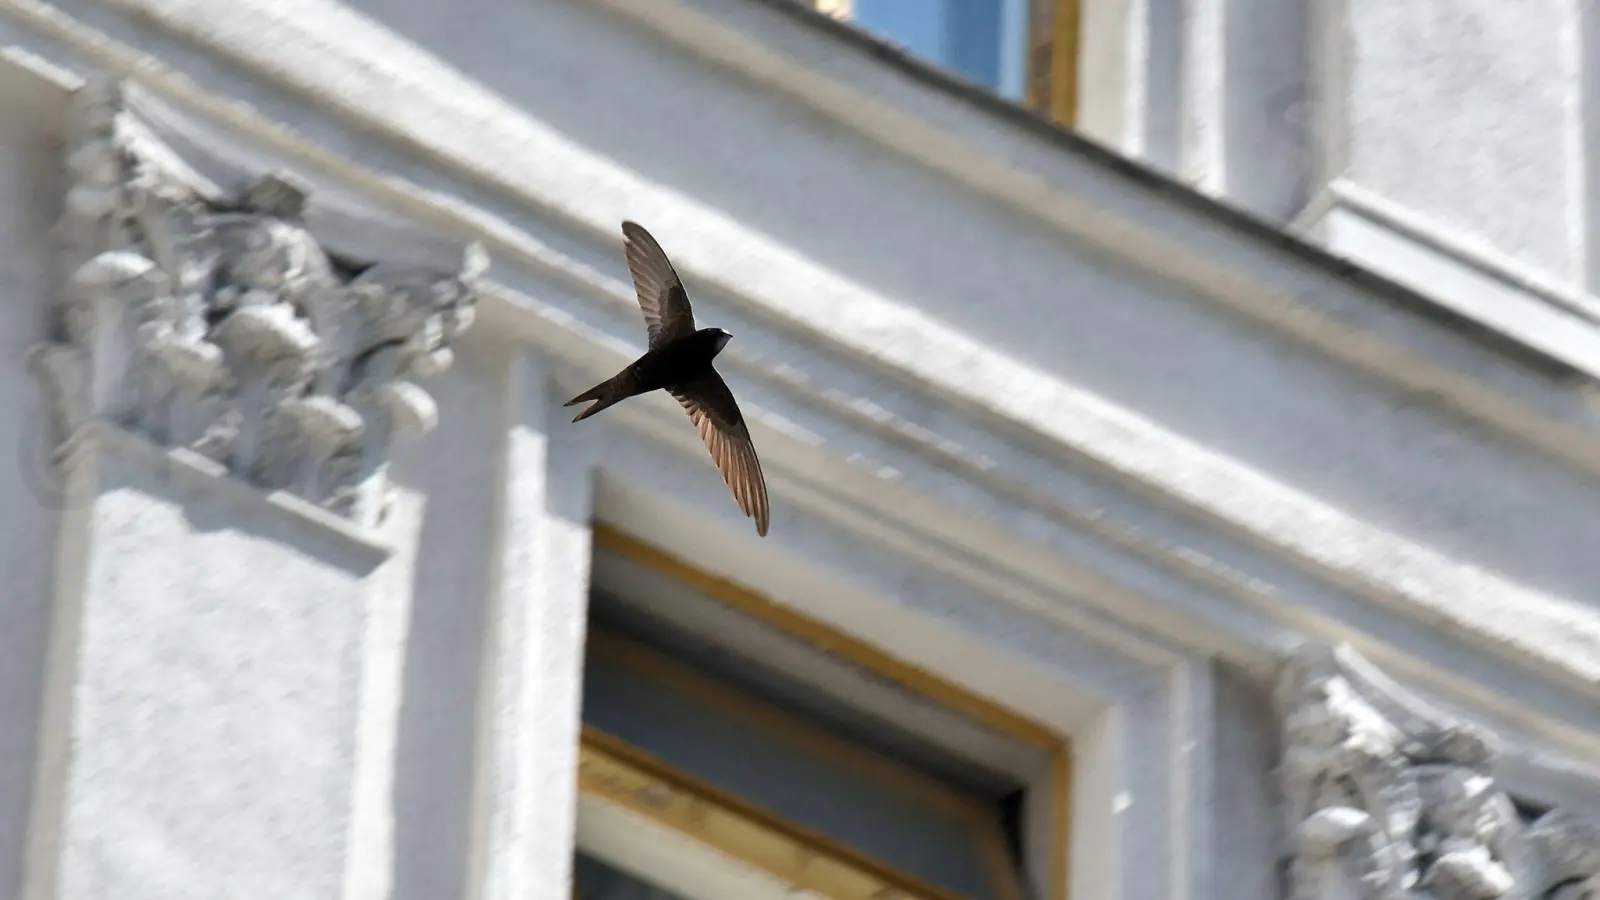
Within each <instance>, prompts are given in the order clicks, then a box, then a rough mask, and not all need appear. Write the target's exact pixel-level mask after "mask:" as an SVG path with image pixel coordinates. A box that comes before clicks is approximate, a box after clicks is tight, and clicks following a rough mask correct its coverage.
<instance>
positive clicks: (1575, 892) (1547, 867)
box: [1274, 644, 1600, 900]
mask: <svg viewBox="0 0 1600 900" xmlns="http://www.w3.org/2000/svg"><path fill="white" fill-rule="evenodd" d="M1274 701H1275V703H1276V705H1277V707H1278V712H1279V715H1280V718H1281V721H1282V723H1283V757H1282V761H1281V764H1280V766H1279V771H1278V776H1279V782H1280V785H1281V787H1282V790H1283V794H1284V800H1285V809H1286V812H1287V816H1288V821H1287V835H1288V838H1289V843H1290V847H1289V851H1290V870H1289V876H1290V897H1291V898H1292V900H1600V822H1597V821H1591V820H1588V819H1585V818H1583V817H1581V816H1578V815H1576V814H1574V813H1572V812H1570V811H1565V810H1560V809H1557V810H1554V811H1552V812H1550V813H1547V814H1545V815H1543V816H1540V817H1538V818H1537V819H1535V820H1533V821H1527V820H1526V818H1525V816H1524V815H1523V814H1522V813H1521V812H1519V810H1518V808H1517V806H1516V804H1514V803H1513V802H1512V800H1511V798H1510V797H1509V796H1508V795H1507V794H1506V793H1505V792H1504V791H1502V790H1501V789H1500V788H1499V787H1498V786H1497V785H1496V783H1495V779H1494V775H1493V766H1494V763H1495V759H1496V755H1497V753H1498V750H1497V748H1496V742H1495V739H1494V737H1493V735H1491V734H1489V733H1488V732H1486V731H1484V730H1482V729H1480V728H1477V727H1475V726H1473V725H1470V724H1468V723H1464V722H1460V721H1456V720H1455V719H1453V718H1452V717H1450V716H1448V715H1446V714H1444V713H1442V712H1440V711H1438V710H1435V709H1432V708H1431V707H1430V706H1429V705H1427V704H1426V703H1424V702H1422V701H1421V700H1420V698H1418V697H1416V696H1415V695H1413V694H1411V693H1409V692H1407V691H1405V690H1404V689H1402V688H1401V687H1400V686H1399V685H1397V684H1395V683H1394V682H1393V681H1392V680H1390V679H1388V678H1387V677H1385V676H1384V675H1383V674H1382V673H1381V672H1379V671H1378V670H1377V669H1376V667H1374V666H1372V665H1371V664H1370V663H1368V662H1367V661H1366V660H1364V659H1363V658H1361V657H1360V656H1359V655H1358V654H1357V653H1355V651H1353V650H1351V649H1350V648H1349V647H1347V646H1342V645H1341V646H1339V647H1329V646H1326V645H1322V644H1309V645H1307V646H1305V647H1304V648H1302V649H1301V650H1300V651H1299V652H1298V653H1297V654H1296V655H1295V656H1294V657H1293V658H1292V659H1291V660H1290V661H1289V662H1288V664H1287V665H1286V666H1285V668H1284V671H1283V673H1282V675H1281V676H1280V680H1279V683H1278V686H1277V691H1276V694H1275V697H1274Z"/></svg>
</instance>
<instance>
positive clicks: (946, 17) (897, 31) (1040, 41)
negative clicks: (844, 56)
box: [811, 0, 1079, 124]
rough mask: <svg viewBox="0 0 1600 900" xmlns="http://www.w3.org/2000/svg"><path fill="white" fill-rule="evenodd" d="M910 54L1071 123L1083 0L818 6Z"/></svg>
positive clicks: (902, 0)
mask: <svg viewBox="0 0 1600 900" xmlns="http://www.w3.org/2000/svg"><path fill="white" fill-rule="evenodd" d="M811 2H812V3H813V5H815V6H816V8H817V9H819V10H821V11H823V12H825V13H827V14H828V15H830V16H833V17H834V18H836V19H843V20H846V21H850V22H854V23H855V24H857V25H859V26H860V27H861V28H863V29H864V30H866V31H869V32H872V33H873V34H876V35H878V36H880V37H882V38H884V39H885V40H888V41H890V42H891V43H894V44H898V45H900V46H902V47H904V48H905V49H906V50H907V51H908V52H909V53H912V54H914V55H916V56H919V57H921V58H923V59H925V60H927V61H929V62H932V63H935V64H937V65H940V66H944V67H945V68H947V69H951V70H953V71H955V72H957V73H959V74H961V75H962V76H963V77H965V78H967V79H968V80H970V81H974V82H977V83H978V84H981V85H984V86H986V87H988V88H989V89H990V90H992V91H994V92H995V93H997V94H999V95H1000V96H1002V97H1005V98H1007V99H1009V100H1013V101H1016V102H1019V103H1022V104H1024V105H1026V106H1029V107H1032V108H1034V109H1037V110H1039V111H1041V112H1043V113H1044V114H1045V115H1047V116H1049V117H1050V118H1052V119H1055V120H1056V121H1058V122H1062V123H1065V124H1071V123H1072V121H1073V114H1074V110H1075V107H1076V104H1077V42H1078V37H1077V36H1078V27H1077V26H1078V2H1079V0H811Z"/></svg>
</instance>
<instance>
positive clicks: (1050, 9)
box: [808, 0, 1085, 126]
mask: <svg viewBox="0 0 1600 900" xmlns="http://www.w3.org/2000/svg"><path fill="white" fill-rule="evenodd" d="M995 2H997V3H999V4H1000V7H1001V8H1000V19H1001V27H1000V40H1001V41H1002V46H1001V47H1000V48H999V59H1000V68H1001V71H1000V84H999V86H998V87H996V89H995V90H996V91H997V93H999V94H1000V95H1001V96H1002V97H1006V99H1008V100H1011V101H1012V102H1015V103H1019V104H1021V105H1023V106H1025V107H1027V108H1029V109H1032V110H1035V111H1036V112H1038V113H1039V114H1041V115H1043V116H1044V117H1045V118H1047V119H1050V120H1052V121H1054V122H1059V123H1061V124H1063V125H1067V126H1073V125H1076V124H1077V114H1078V67H1079V59H1080V56H1081V53H1080V48H1079V35H1080V32H1081V20H1082V13H1083V10H1082V5H1083V3H1084V2H1085V0H995ZM808 3H809V5H810V6H811V8H813V9H815V10H817V11H818V12H820V13H822V14H823V15H825V16H827V17H829V18H831V19H837V20H839V21H841V22H849V21H851V20H852V19H853V18H854V15H855V0H808ZM1017 20H1020V32H1021V33H1020V34H1018V33H1016V32H1017V31H1018V24H1019V22H1018V21H1017ZM1013 87H1015V92H1014V93H1015V95H1016V96H1012V95H1011V94H1012V88H1013Z"/></svg>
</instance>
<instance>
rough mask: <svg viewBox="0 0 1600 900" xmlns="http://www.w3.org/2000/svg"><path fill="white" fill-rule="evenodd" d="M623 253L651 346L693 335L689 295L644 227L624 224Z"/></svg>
mask: <svg viewBox="0 0 1600 900" xmlns="http://www.w3.org/2000/svg"><path fill="white" fill-rule="evenodd" d="M622 236H623V237H624V238H625V239H626V240H625V241H624V246H623V253H624V255H625V256H627V259H628V271H629V272H630V273H631V274H632V275H633V289H634V292H635V293H637V294H638V295H639V310H640V312H642V313H644V327H645V331H646V332H647V333H648V334H649V336H650V341H649V343H650V346H651V347H655V346H657V345H659V344H661V343H664V342H666V341H670V340H674V339H676V338H680V337H683V336H684V335H687V334H691V333H693V332H694V310H693V309H692V308H690V306H689V292H688V291H686V290H684V289H683V281H682V280H680V279H679V278H678V273H677V271H676V270H674V269H673V268H672V263H671V261H669V260H668V259H667V253H666V251H665V250H662V249H661V245H660V244H658V243H656V239H655V238H654V237H652V236H651V234H650V232H648V231H646V230H645V229H644V226H643V225H640V224H639V223H637V222H623V223H622Z"/></svg>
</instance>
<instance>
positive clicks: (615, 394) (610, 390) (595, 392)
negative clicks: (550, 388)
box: [561, 375, 628, 422]
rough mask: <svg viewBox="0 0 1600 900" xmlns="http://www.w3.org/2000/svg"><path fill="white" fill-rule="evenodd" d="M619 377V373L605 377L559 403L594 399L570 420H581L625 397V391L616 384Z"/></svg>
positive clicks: (577, 402)
mask: <svg viewBox="0 0 1600 900" xmlns="http://www.w3.org/2000/svg"><path fill="white" fill-rule="evenodd" d="M621 377H622V376H621V375H618V376H614V377H612V378H607V379H606V380H605V381H602V382H600V383H599V384H597V385H595V386H594V387H592V388H589V389H588V390H587V391H584V392H583V393H581V394H579V395H578V396H576V397H573V398H572V399H571V400H568V401H567V402H566V403H563V404H561V405H562V406H575V405H577V404H579V403H588V402H589V401H590V400H593V401H596V402H595V404H594V405H593V406H591V407H589V408H588V409H585V410H584V411H583V412H580V413H578V414H577V415H576V416H574V417H573V419H572V421H574V422H578V421H582V420H583V419H587V418H589V417H590V416H592V415H594V414H595V413H597V412H599V411H600V410H602V409H605V408H606V407H608V406H611V405H613V404H615V403H617V402H619V401H621V400H625V399H627V396H628V395H627V392H626V391H623V390H620V387H619V385H618V384H617V381H618V379H619V378H621Z"/></svg>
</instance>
